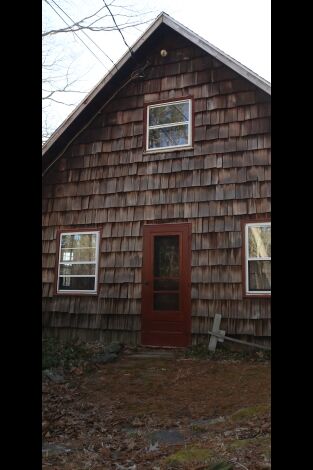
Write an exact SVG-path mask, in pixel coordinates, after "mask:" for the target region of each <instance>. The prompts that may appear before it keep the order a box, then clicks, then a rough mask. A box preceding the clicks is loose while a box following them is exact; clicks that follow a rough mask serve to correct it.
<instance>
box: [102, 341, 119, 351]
mask: <svg viewBox="0 0 313 470" xmlns="http://www.w3.org/2000/svg"><path fill="white" fill-rule="evenodd" d="M122 348H123V345H122V343H118V342H117V341H112V343H110V344H109V346H107V347H106V348H105V352H108V353H115V354H117V353H119V352H120V351H121V350H122Z"/></svg>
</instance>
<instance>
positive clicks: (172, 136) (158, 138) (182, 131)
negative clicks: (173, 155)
mask: <svg viewBox="0 0 313 470" xmlns="http://www.w3.org/2000/svg"><path fill="white" fill-rule="evenodd" d="M186 144H188V124H187V125H182V126H172V127H161V128H158V129H150V130H149V149H153V148H159V147H173V146H175V145H177V146H178V145H186Z"/></svg>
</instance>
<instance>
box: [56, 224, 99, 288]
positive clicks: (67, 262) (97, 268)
mask: <svg viewBox="0 0 313 470" xmlns="http://www.w3.org/2000/svg"><path fill="white" fill-rule="evenodd" d="M63 235H72V236H74V235H96V253H95V261H61V246H62V243H61V242H62V236H63ZM99 241H100V232H99V231H98V230H90V231H82V232H61V233H60V238H59V259H58V276H57V293H58V294H97V292H98V271H99ZM61 264H94V265H95V274H92V275H87V276H86V275H84V274H73V275H70V276H62V275H60V266H61ZM60 277H93V278H95V288H94V289H92V290H82V289H79V290H69V289H59V279H60Z"/></svg>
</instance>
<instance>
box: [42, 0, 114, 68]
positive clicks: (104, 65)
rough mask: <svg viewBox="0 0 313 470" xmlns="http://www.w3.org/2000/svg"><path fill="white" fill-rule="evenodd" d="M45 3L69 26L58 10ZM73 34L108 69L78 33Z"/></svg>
mask: <svg viewBox="0 0 313 470" xmlns="http://www.w3.org/2000/svg"><path fill="white" fill-rule="evenodd" d="M46 3H47V4H48V5H49V7H50V8H52V10H53V11H54V12H55V13H56V14H57V15H58V17H59V18H61V20H62V21H63V23H65V24H66V26H68V27H70V25H69V24H68V23H67V22H66V21H65V19H64V18H63V17H62V16H61V15H60V14H59V12H58V11H57V10H56V9H55V8H54V7H53V5H51V4H50V3H49V2H48V0H46ZM73 34H75V36H77V38H78V39H79V40H80V42H81V43H83V45H84V46H85V47H86V48H87V49H88V50H89V52H91V53H92V55H93V56H94V57H95V58H96V59H97V60H98V62H100V64H101V65H103V67H105V68H106V69H107V70H108V67H107V66H106V65H105V64H104V63H103V62H102V61H101V60H100V59H99V57H98V56H97V55H96V54H95V53H94V52H93V51H92V50H91V49H90V47H89V46H88V45H87V44H86V43H85V42H84V41H83V40H82V39H81V38H80V37H79V36H78V34H77V33H76V32H75V31H73Z"/></svg>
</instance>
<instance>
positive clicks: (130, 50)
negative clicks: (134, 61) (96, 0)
mask: <svg viewBox="0 0 313 470" xmlns="http://www.w3.org/2000/svg"><path fill="white" fill-rule="evenodd" d="M103 3H104V4H105V6H106V8H107V9H108V12H109V13H110V15H111V17H112V20H113V21H114V24H115V26H116V28H117V30H118V32H119V33H120V35H121V36H122V38H123V41H124V43H125V44H126V46H127V47H128V50H129V52H130V53H131V55H132V56H133V55H134V53H133V51H132V49H131V48H130V47H129V45H128V44H127V42H126V39H125V38H124V35H123V33H122V31H121V30H120V28H119V26H118V24H117V23H116V21H115V18H114V15H113V14H112V12H111V10H110V8H109V7H108V5H107V4H106V2H105V0H103Z"/></svg>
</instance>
